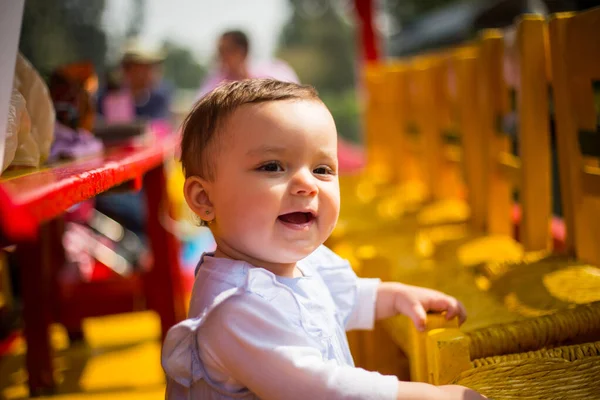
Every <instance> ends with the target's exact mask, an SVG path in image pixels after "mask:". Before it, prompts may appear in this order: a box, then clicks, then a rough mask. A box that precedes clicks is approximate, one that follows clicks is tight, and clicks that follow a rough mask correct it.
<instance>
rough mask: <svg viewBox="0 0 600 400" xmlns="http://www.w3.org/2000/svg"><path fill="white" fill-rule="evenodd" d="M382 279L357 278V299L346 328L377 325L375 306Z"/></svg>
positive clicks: (348, 329) (371, 327)
mask: <svg viewBox="0 0 600 400" xmlns="http://www.w3.org/2000/svg"><path fill="white" fill-rule="evenodd" d="M380 283H381V280H379V279H372V278H357V279H356V301H355V303H354V307H353V308H352V313H351V314H350V316H349V317H348V321H347V322H346V330H347V331H351V330H353V329H373V326H374V325H375V307H376V305H377V288H378V287H379V284H380Z"/></svg>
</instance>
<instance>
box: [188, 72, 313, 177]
mask: <svg viewBox="0 0 600 400" xmlns="http://www.w3.org/2000/svg"><path fill="white" fill-rule="evenodd" d="M279 100H312V101H315V100H316V101H321V100H320V99H319V96H318V94H317V91H316V90H315V89H314V88H313V87H312V86H309V85H299V84H297V83H290V82H281V81H277V80H274V79H246V80H243V81H235V82H229V83H226V84H223V85H221V86H219V87H217V88H216V89H215V90H213V91H212V92H210V93H208V94H207V95H206V96H204V97H202V98H201V99H200V100H199V101H198V102H197V103H196V105H195V106H194V108H193V109H192V111H191V112H190V113H189V115H188V116H187V117H186V119H185V121H184V122H183V126H182V132H183V137H182V139H181V163H182V166H183V172H184V173H185V177H186V178H188V177H190V176H193V175H199V176H202V177H203V178H205V179H213V178H214V171H213V170H212V168H211V162H210V157H208V156H207V154H206V152H207V149H208V148H209V147H210V146H211V145H212V143H213V142H214V140H215V136H216V135H215V133H216V132H217V130H219V129H220V127H221V126H222V124H223V122H224V121H225V120H226V118H227V117H228V116H229V115H231V113H232V112H234V111H235V110H236V109H238V108H239V107H241V106H243V105H245V104H258V103H264V102H268V101H279ZM211 151H212V149H211Z"/></svg>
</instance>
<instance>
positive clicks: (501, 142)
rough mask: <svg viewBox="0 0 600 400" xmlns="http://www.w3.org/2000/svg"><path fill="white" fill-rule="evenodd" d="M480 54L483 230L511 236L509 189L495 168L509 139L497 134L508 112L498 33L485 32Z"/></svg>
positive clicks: (501, 51)
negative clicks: (483, 167) (483, 196)
mask: <svg viewBox="0 0 600 400" xmlns="http://www.w3.org/2000/svg"><path fill="white" fill-rule="evenodd" d="M481 52H482V54H481V60H480V65H479V70H480V74H479V79H480V83H479V86H480V91H481V93H482V96H481V98H480V99H479V102H480V107H481V118H482V121H483V125H482V130H481V133H482V134H483V136H484V140H483V142H482V147H481V148H480V149H483V153H484V155H485V156H484V157H485V160H487V165H486V166H485V169H484V174H485V177H484V182H485V185H486V189H487V190H486V195H485V199H486V206H485V212H486V214H485V215H486V224H485V226H486V228H487V231H488V232H489V233H492V234H498V235H507V236H511V235H512V233H513V225H512V222H511V220H510V218H509V216H510V213H511V210H512V196H511V194H512V187H511V183H510V182H509V181H508V180H506V179H504V177H503V175H502V174H501V173H500V171H499V168H498V160H499V157H500V154H502V153H508V152H509V149H510V140H509V138H508V137H507V136H506V135H501V134H498V116H503V115H505V114H506V112H507V111H508V91H507V89H506V85H505V83H504V76H503V65H504V39H503V35H502V32H500V31H498V30H489V31H485V33H484V34H483V35H482V39H481ZM465 141H466V138H465ZM480 151H481V150H480Z"/></svg>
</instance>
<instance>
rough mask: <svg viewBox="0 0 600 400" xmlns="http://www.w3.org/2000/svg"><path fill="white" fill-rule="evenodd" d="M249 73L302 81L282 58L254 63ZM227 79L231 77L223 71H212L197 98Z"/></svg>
mask: <svg viewBox="0 0 600 400" xmlns="http://www.w3.org/2000/svg"><path fill="white" fill-rule="evenodd" d="M249 75H250V78H273V79H277V80H280V81H285V82H295V83H300V80H299V79H298V75H296V73H295V72H294V70H293V69H292V67H290V66H289V65H288V64H287V63H286V62H284V61H281V60H272V61H266V62H261V63H255V64H252V65H251V66H250V67H249ZM227 80H229V79H228V78H227V76H225V74H223V73H222V72H221V71H219V70H215V71H212V72H211V73H209V75H208V76H207V77H206V79H205V80H204V82H203V83H202V86H201V87H200V90H199V91H198V95H197V96H196V98H198V99H199V98H200V97H202V96H204V95H205V94H206V93H208V92H210V91H211V90H213V89H214V88H216V87H217V86H219V84H220V83H221V82H224V81H227Z"/></svg>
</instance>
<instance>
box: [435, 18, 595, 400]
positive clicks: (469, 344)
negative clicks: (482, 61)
mask: <svg viewBox="0 0 600 400" xmlns="http://www.w3.org/2000/svg"><path fill="white" fill-rule="evenodd" d="M535 24H538V22H535V23H533V24H530V25H533V26H534V28H535V26H536V25H535ZM549 26H550V29H549V31H550V47H551V66H552V83H553V93H554V104H555V117H556V125H557V136H558V151H559V162H560V173H561V183H562V195H563V202H564V208H565V221H566V225H567V250H568V252H569V255H570V256H571V257H575V258H577V259H580V260H581V261H580V264H581V265H582V267H581V268H580V269H579V270H577V269H573V268H572V267H567V268H565V269H562V270H557V271H554V272H553V273H552V274H554V275H555V276H556V274H563V277H562V279H557V280H556V281H555V282H552V280H551V279H545V280H544V283H545V284H546V285H545V287H546V289H547V290H548V291H550V292H554V294H555V295H556V297H558V300H562V301H563V302H565V303H568V304H570V305H571V306H572V305H573V304H574V303H586V302H590V303H588V304H583V305H579V306H577V307H574V308H564V307H563V309H562V310H561V311H558V312H555V313H550V314H548V315H544V316H541V317H537V318H534V319H529V320H524V321H520V322H515V323H511V324H507V325H505V326H501V327H489V328H487V329H488V331H487V332H485V331H484V330H480V331H479V332H476V333H475V332H473V333H470V334H466V335H465V334H464V333H462V332H460V331H458V330H444V329H438V330H432V331H431V332H429V333H428V334H427V335H428V337H427V339H426V344H425V346H426V348H427V350H428V353H427V356H428V357H429V363H428V368H429V369H428V371H429V373H430V379H431V380H432V381H434V382H436V383H446V382H454V383H460V384H464V385H467V386H470V387H473V388H476V389H479V390H480V391H482V392H483V393H484V394H487V395H488V396H493V398H497V399H513V398H522V397H528V398H536V399H537V398H539V399H542V398H571V399H588V398H594V397H596V396H597V395H598V391H599V390H600V383H599V381H598V376H599V374H600V341H599V340H600V304H599V303H598V302H593V301H594V300H598V295H599V292H600V290H598V289H599V288H600V283H599V280H600V270H599V269H598V268H594V267H592V266H590V265H589V264H588V263H592V264H595V265H598V263H599V262H600V250H599V248H598V246H597V244H598V239H600V235H599V232H600V230H599V228H598V222H600V199H599V195H600V168H598V157H600V146H599V143H600V141H598V137H600V133H599V130H598V126H599V123H598V122H599V119H598V115H599V114H600V107H599V106H598V102H599V100H600V99H599V98H598V93H597V91H598V88H597V83H596V82H598V80H600V39H599V38H600V32H599V31H600V8H596V9H592V10H589V11H586V12H582V13H579V14H557V15H555V16H553V17H552V19H551V21H550V24H549ZM521 33H522V34H527V35H529V36H528V38H530V37H531V36H532V35H536V31H535V30H534V32H533V33H532V32H531V31H530V30H528V29H524V30H522V31H521ZM537 34H538V35H539V30H538V31H537ZM521 50H526V51H530V52H536V51H537V49H535V48H530V47H524V48H522V49H521ZM540 68H541V67H540ZM530 79H531V77H526V76H524V77H523V78H522V81H526V80H530ZM595 91H596V93H595ZM540 92H541V88H540ZM521 101H522V102H524V101H531V102H532V103H535V104H533V105H532V107H535V106H540V103H545V99H544V98H537V99H536V98H532V97H526V96H523V98H522V99H521ZM540 107H541V106H540ZM529 123H531V122H529ZM534 157H535V155H534ZM544 161H545V160H544ZM532 178H535V175H532ZM529 239H530V243H531V244H534V245H537V246H539V247H543V246H544V245H545V241H544V240H543V237H538V236H537V235H536V234H535V232H534V234H532V235H531V236H530V238H529ZM568 263H569V264H571V266H572V265H573V264H576V262H574V261H572V260H571V261H569V262H568ZM546 265H547V262H546ZM530 267H531V266H530ZM538 268H539V266H538ZM530 269H531V270H530V271H529V273H530V275H532V274H534V273H535V271H533V269H534V268H530ZM582 269H583V270H585V271H587V272H588V274H587V275H586V274H584V273H581V270H582ZM569 274H570V276H569ZM548 277H550V275H545V276H544V278H548ZM516 284H517V282H516V280H514V279H513V281H512V282H509V285H508V286H511V285H512V286H516ZM532 289H533V288H532ZM540 328H542V329H540ZM467 336H470V337H467ZM565 342H571V343H574V344H571V345H567V346H564V345H563V346H558V347H554V346H556V344H561V343H565ZM489 343H494V346H490V345H489ZM524 344H525V345H524ZM524 347H525V349H526V350H531V349H532V348H535V347H537V348H538V350H536V351H531V352H527V353H523V352H522V351H523V350H524ZM527 347H528V348H527ZM444 353H445V354H444ZM467 354H468V355H469V356H468V357H467ZM449 355H452V357H448V356H449ZM477 357H482V358H479V359H475V358H477ZM453 376H454V377H453ZM452 377H453V378H452Z"/></svg>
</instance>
